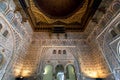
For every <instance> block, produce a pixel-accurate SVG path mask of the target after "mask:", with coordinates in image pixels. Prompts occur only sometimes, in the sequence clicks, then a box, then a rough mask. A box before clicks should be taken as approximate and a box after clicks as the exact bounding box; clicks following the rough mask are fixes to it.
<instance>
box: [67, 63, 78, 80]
mask: <svg viewBox="0 0 120 80" xmlns="http://www.w3.org/2000/svg"><path fill="white" fill-rule="evenodd" d="M66 79H67V80H76V74H75V68H74V66H73V65H68V66H67V67H66Z"/></svg>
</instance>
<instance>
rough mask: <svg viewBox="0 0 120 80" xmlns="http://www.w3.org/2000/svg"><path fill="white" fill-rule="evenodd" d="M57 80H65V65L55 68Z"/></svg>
mask: <svg viewBox="0 0 120 80" xmlns="http://www.w3.org/2000/svg"><path fill="white" fill-rule="evenodd" d="M55 71H56V73H55V78H56V80H64V67H63V65H61V64H59V65H57V66H56V68H55Z"/></svg>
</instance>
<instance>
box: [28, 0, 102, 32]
mask: <svg viewBox="0 0 120 80" xmlns="http://www.w3.org/2000/svg"><path fill="white" fill-rule="evenodd" d="M100 3H101V0H30V2H29V7H30V10H31V11H30V12H29V13H30V16H31V19H32V22H33V24H34V27H33V29H34V30H35V31H41V30H44V31H45V30H47V31H48V30H51V28H53V27H54V25H63V27H64V28H65V30H67V31H84V30H85V28H86V25H87V24H88V22H89V21H90V19H91V18H92V16H93V15H94V13H95V11H96V10H97V8H98V6H99V4H100Z"/></svg>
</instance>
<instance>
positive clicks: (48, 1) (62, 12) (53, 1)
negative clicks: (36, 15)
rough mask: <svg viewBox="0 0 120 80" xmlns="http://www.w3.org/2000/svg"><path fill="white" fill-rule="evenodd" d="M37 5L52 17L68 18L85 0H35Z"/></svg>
mask: <svg viewBox="0 0 120 80" xmlns="http://www.w3.org/2000/svg"><path fill="white" fill-rule="evenodd" d="M34 2H35V4H36V5H37V7H38V8H39V9H40V10H41V12H43V13H44V14H45V15H46V16H49V17H50V18H67V17H69V16H71V15H72V14H73V13H74V12H76V11H77V10H78V9H80V7H82V5H83V0H34Z"/></svg>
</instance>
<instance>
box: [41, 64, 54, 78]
mask: <svg viewBox="0 0 120 80" xmlns="http://www.w3.org/2000/svg"><path fill="white" fill-rule="evenodd" d="M43 80H53V66H52V65H46V66H45V68H44V73H43Z"/></svg>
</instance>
